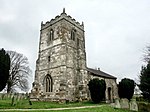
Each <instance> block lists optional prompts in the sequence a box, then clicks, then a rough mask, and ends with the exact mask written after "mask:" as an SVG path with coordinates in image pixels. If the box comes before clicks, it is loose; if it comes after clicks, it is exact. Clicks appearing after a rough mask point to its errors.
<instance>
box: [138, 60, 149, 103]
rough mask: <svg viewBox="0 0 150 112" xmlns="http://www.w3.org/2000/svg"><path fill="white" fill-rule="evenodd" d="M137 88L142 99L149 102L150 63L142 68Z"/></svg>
mask: <svg viewBox="0 0 150 112" xmlns="http://www.w3.org/2000/svg"><path fill="white" fill-rule="evenodd" d="M139 88H140V90H141V91H142V95H143V97H144V99H147V100H148V101H149V102H150V61H149V62H148V64H147V66H142V70H141V75H140V84H139Z"/></svg>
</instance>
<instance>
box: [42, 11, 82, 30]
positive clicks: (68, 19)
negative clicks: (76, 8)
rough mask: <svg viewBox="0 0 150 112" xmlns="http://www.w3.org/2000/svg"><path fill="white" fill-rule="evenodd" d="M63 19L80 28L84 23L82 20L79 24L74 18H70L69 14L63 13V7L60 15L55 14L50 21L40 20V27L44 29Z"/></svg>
mask: <svg viewBox="0 0 150 112" xmlns="http://www.w3.org/2000/svg"><path fill="white" fill-rule="evenodd" d="M62 19H65V20H66V21H68V22H70V23H71V24H73V25H75V26H76V27H78V28H79V29H81V30H84V24H83V22H82V23H81V24H80V23H79V22H78V21H76V20H75V19H74V18H72V17H71V16H70V15H67V14H66V13H65V9H63V12H62V13H61V14H60V15H57V16H56V17H55V18H54V19H51V20H50V21H47V22H46V23H43V21H42V22H41V29H45V28H47V27H49V26H51V25H53V24H55V23H56V22H59V21H60V20H62Z"/></svg>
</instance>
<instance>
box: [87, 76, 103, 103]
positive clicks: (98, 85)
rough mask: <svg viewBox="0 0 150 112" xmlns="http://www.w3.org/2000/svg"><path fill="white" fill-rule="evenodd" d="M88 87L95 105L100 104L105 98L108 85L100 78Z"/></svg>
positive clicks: (92, 81) (93, 80)
mask: <svg viewBox="0 0 150 112" xmlns="http://www.w3.org/2000/svg"><path fill="white" fill-rule="evenodd" d="M88 86H89V90H90V94H91V99H92V101H93V102H94V103H99V102H100V101H102V100H103V99H104V98H105V90H106V83H105V81H104V80H99V79H98V78H95V79H92V80H90V82H89V84H88Z"/></svg>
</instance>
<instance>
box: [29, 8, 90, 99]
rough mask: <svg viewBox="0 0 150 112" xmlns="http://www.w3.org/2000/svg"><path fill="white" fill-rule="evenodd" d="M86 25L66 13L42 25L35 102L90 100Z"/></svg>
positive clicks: (34, 93)
mask: <svg viewBox="0 0 150 112" xmlns="http://www.w3.org/2000/svg"><path fill="white" fill-rule="evenodd" d="M87 83H88V75H87V70H86V52H85V37H84V25H83V23H82V24H80V23H79V22H77V21H76V20H75V19H73V18H72V17H71V16H69V15H67V14H66V13H65V9H63V12H62V13H61V14H60V15H58V16H56V17H55V19H51V20H50V21H47V22H46V23H45V24H43V22H42V23H41V30H40V41H39V53H38V59H37V61H36V71H35V81H34V83H33V89H32V91H31V94H30V98H31V99H32V100H51V101H61V100H62V101H63V100H70V101H75V100H78V99H87V98H88V92H87V91H88V90H87Z"/></svg>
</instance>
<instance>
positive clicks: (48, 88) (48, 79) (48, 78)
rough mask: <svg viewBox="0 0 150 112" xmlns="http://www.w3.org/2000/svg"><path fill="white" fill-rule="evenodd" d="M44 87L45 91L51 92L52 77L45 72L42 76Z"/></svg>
mask: <svg viewBox="0 0 150 112" xmlns="http://www.w3.org/2000/svg"><path fill="white" fill-rule="evenodd" d="M44 88H45V92H52V90H53V82H52V77H51V76H50V75H49V74H47V75H46V76H45V78H44Z"/></svg>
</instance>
